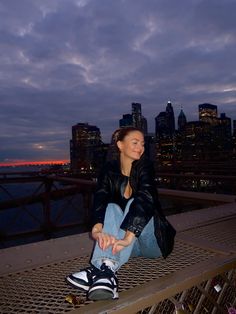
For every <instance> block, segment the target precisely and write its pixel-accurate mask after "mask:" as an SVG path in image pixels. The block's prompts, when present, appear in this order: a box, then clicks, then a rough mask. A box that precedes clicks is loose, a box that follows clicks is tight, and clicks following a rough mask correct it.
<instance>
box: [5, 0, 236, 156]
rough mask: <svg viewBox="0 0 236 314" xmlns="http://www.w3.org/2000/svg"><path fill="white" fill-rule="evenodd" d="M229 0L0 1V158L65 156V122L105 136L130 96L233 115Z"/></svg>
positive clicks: (234, 47) (234, 17)
mask: <svg viewBox="0 0 236 314" xmlns="http://www.w3.org/2000/svg"><path fill="white" fill-rule="evenodd" d="M235 12H236V2H235V1H234V0H209V1H204V0H182V1H175V2H174V1H170V0H160V1H156V0H146V1H143V0H117V1H110V0H99V1H96V0H70V1H67V0H50V1H49V0H40V1H30V0H21V1H18V0H8V1H5V0H0V14H1V20H0V120H1V123H0V134H1V135H0V137H1V149H0V162H1V161H5V160H13V159H22V160H24V159H25V160H32V159H36V160H42V159H64V158H69V140H70V137H71V126H72V125H74V124H76V123H78V122H88V123H90V124H94V125H97V126H98V127H99V128H100V129H101V132H102V136H103V140H104V141H105V142H106V141H109V140H110V135H111V133H112V131H113V130H114V129H115V128H117V127H118V123H119V119H120V118H121V117H122V114H124V113H130V112H131V103H132V102H141V103H142V110H143V115H144V116H145V117H147V119H148V124H149V130H150V131H154V118H155V116H157V115H158V113H159V112H160V111H163V110H164V109H165V106H166V103H167V101H168V100H171V101H172V104H173V106H174V110H175V115H176V117H177V116H178V114H179V111H180V108H181V106H182V107H183V109H184V112H185V114H186V116H187V119H188V120H196V119H198V104H199V103H203V102H209V103H213V104H215V105H218V109H219V113H220V112H225V113H226V115H227V116H230V117H231V118H232V119H236V106H235V103H236V70H235V69H236V61H235V60H236V59H235V55H236V33H235V29H236V13H235Z"/></svg>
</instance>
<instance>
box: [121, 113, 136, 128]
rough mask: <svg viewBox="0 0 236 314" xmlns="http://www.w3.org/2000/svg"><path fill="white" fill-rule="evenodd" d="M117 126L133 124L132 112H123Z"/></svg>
mask: <svg viewBox="0 0 236 314" xmlns="http://www.w3.org/2000/svg"><path fill="white" fill-rule="evenodd" d="M119 126H120V128H122V127H126V126H133V117H132V114H130V113H127V114H123V118H122V119H120V120H119Z"/></svg>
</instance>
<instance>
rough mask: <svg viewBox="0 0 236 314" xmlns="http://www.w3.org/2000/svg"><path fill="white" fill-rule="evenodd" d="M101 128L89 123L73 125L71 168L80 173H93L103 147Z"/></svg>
mask: <svg viewBox="0 0 236 314" xmlns="http://www.w3.org/2000/svg"><path fill="white" fill-rule="evenodd" d="M101 144H102V142H101V133H100V129H99V128H98V127H96V126H94V125H89V124H88V123H78V124H76V125H74V126H72V139H71V141H70V159H71V169H72V170H73V171H75V172H78V173H84V174H87V173H91V172H93V171H94V169H95V168H96V165H97V164H98V163H99V162H100V161H99V156H100V154H99V152H100V151H101V147H102V145H101Z"/></svg>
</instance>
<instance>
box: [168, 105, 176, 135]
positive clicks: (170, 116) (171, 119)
mask: <svg viewBox="0 0 236 314" xmlns="http://www.w3.org/2000/svg"><path fill="white" fill-rule="evenodd" d="M166 119H167V125H168V128H169V133H170V135H173V134H174V132H175V115H174V110H173V107H172V104H171V102H170V101H168V102H167V105H166Z"/></svg>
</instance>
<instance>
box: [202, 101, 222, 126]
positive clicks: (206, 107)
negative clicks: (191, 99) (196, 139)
mask: <svg viewBox="0 0 236 314" xmlns="http://www.w3.org/2000/svg"><path fill="white" fill-rule="evenodd" d="M198 112H199V121H203V122H207V123H210V124H211V125H216V124H217V115H218V114H217V106H215V105H212V104H208V103H204V104H201V105H198Z"/></svg>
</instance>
